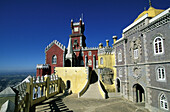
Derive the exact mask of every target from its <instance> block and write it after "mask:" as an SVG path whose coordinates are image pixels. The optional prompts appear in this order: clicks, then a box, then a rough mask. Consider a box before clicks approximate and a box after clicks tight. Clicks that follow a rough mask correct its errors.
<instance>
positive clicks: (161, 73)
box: [157, 67, 166, 81]
mask: <svg viewBox="0 0 170 112" xmlns="http://www.w3.org/2000/svg"><path fill="white" fill-rule="evenodd" d="M157 80H158V81H165V80H166V74H165V68H164V67H158V68H157Z"/></svg>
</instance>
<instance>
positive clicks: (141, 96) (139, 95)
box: [133, 84, 145, 103]
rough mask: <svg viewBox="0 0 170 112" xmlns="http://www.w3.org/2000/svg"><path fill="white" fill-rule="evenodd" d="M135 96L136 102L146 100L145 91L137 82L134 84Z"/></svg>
mask: <svg viewBox="0 0 170 112" xmlns="http://www.w3.org/2000/svg"><path fill="white" fill-rule="evenodd" d="M133 98H134V101H135V102H138V103H140V102H145V92H144V89H143V87H142V86H141V85H139V84H135V85H134V86H133Z"/></svg>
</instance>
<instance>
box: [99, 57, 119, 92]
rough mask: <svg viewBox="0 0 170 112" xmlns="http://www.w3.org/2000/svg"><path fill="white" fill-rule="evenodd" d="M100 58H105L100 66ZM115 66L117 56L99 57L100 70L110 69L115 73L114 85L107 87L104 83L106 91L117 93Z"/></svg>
mask: <svg viewBox="0 0 170 112" xmlns="http://www.w3.org/2000/svg"><path fill="white" fill-rule="evenodd" d="M100 58H103V64H102V65H101V64H100ZM114 65H115V54H102V55H101V54H100V55H99V56H98V68H110V69H112V70H113V72H114V77H113V80H114V81H113V83H114V84H113V85H107V84H104V83H102V84H103V85H104V86H105V89H106V90H108V91H110V92H115V87H116V85H115V79H116V68H115V67H113V66H114Z"/></svg>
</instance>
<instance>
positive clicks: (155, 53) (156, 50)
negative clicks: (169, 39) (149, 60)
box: [153, 36, 164, 55]
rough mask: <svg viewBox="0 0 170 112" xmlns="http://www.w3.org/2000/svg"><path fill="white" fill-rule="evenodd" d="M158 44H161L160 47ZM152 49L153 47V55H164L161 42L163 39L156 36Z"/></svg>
mask: <svg viewBox="0 0 170 112" xmlns="http://www.w3.org/2000/svg"><path fill="white" fill-rule="evenodd" d="M157 39H160V40H158V41H156V40H157ZM155 41H156V42H155ZM160 44H161V46H160ZM153 47H154V55H161V54H163V53H164V42H163V38H162V37H161V36H157V37H156V38H155V39H154V41H153ZM160 48H161V50H162V52H160Z"/></svg>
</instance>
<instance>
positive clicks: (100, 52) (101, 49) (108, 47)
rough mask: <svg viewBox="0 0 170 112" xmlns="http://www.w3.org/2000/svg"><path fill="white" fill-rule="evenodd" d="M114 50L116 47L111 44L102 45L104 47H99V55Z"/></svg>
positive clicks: (111, 52) (110, 52)
mask: <svg viewBox="0 0 170 112" xmlns="http://www.w3.org/2000/svg"><path fill="white" fill-rule="evenodd" d="M113 52H114V49H113V48H112V47H110V46H106V47H102V48H99V49H98V55H103V54H105V55H107V54H108V55H110V54H113Z"/></svg>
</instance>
